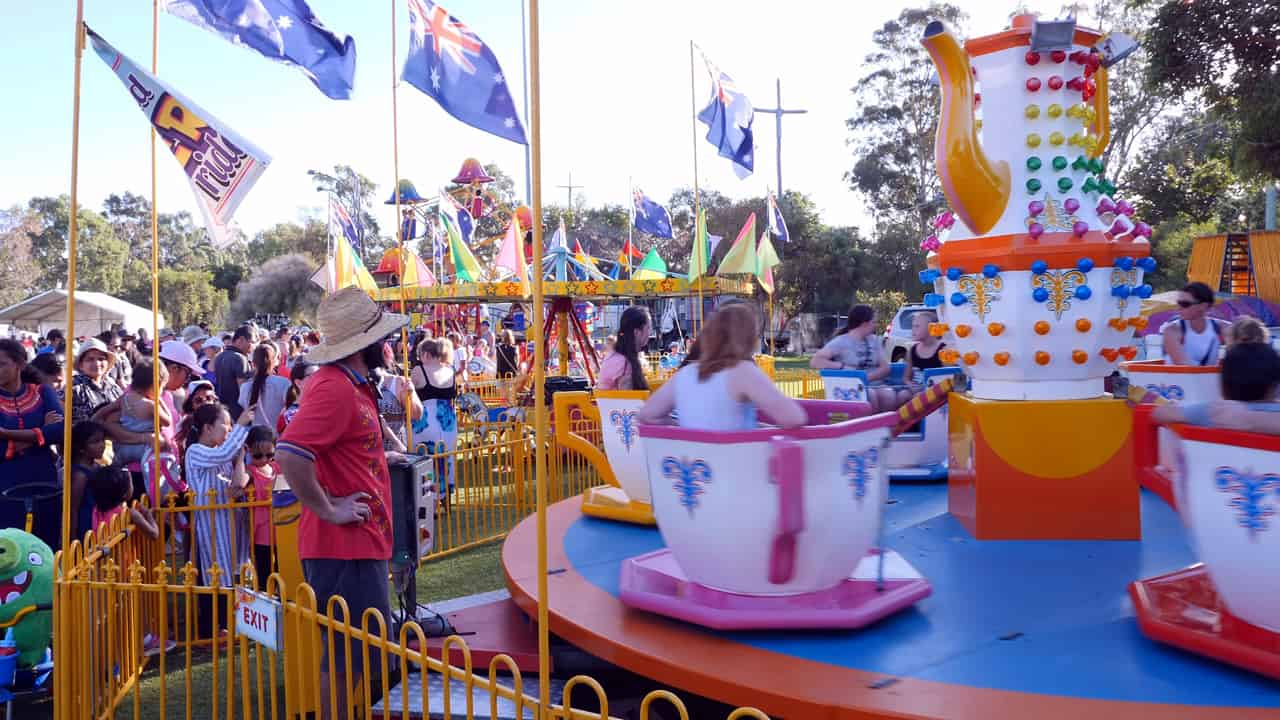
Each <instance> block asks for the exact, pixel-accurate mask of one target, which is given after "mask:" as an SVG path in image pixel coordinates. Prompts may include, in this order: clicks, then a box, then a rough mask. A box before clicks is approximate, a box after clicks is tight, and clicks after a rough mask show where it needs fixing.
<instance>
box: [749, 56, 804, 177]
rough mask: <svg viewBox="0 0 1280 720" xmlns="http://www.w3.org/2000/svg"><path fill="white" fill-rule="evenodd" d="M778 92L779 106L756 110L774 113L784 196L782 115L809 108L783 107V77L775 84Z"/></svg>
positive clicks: (801, 111)
mask: <svg viewBox="0 0 1280 720" xmlns="http://www.w3.org/2000/svg"><path fill="white" fill-rule="evenodd" d="M774 87H775V90H776V92H777V100H778V105H777V107H771V108H756V109H755V112H757V113H760V114H766V115H772V116H773V117H774V126H775V127H776V128H777V138H778V146H777V156H778V196H779V197H781V196H782V116H783V115H803V114H805V113H807V112H809V111H808V110H798V109H797V110H787V109H784V108H783V107H782V78H778V79H777V81H776V84H775V86H774Z"/></svg>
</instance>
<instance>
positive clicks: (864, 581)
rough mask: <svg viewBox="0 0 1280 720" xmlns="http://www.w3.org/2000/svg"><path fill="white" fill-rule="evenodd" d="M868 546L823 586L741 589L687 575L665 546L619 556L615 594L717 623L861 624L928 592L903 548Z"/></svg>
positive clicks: (655, 609)
mask: <svg viewBox="0 0 1280 720" xmlns="http://www.w3.org/2000/svg"><path fill="white" fill-rule="evenodd" d="M880 561H881V558H880V552H879V551H878V550H875V549H873V550H871V551H870V552H868V553H867V556H866V557H864V558H863V559H862V561H861V562H859V563H858V567H857V569H855V570H854V572H853V574H852V575H851V576H850V577H849V578H848V579H846V580H844V581H843V582H841V583H840V584H838V585H836V586H835V587H832V588H827V589H825V590H819V591H815V592H809V593H801V594H793V595H743V594H739V593H732V592H726V591H724V590H716V589H714V588H709V587H706V586H705V585H700V584H698V583H695V582H692V581H690V580H689V579H688V578H687V577H686V576H685V574H684V571H683V570H681V569H680V565H679V564H678V563H677V562H676V559H675V557H674V556H673V555H672V553H671V551H670V550H669V549H663V550H658V551H655V552H651V553H646V554H644V555H638V556H636V557H633V558H629V559H627V560H625V561H623V563H622V573H621V578H620V588H619V590H620V592H619V595H618V597H619V599H620V600H622V602H623V603H624V604H626V605H628V606H630V607H633V608H637V609H640V610H647V611H649V612H652V613H657V614H659V615H666V616H668V617H672V618H676V619H677V620H684V621H685V622H690V623H694V624H696V625H702V626H704V627H709V628H712V629H714V630H776V629H819V628H844V629H853V628H860V627H863V626H865V625H870V624H871V623H874V622H876V621H877V620H880V619H881V618H884V617H887V616H889V615H892V614H893V613H895V612H898V611H899V610H903V609H905V608H908V607H910V606H911V605H913V604H915V603H916V602H918V601H920V600H922V599H924V598H926V597H928V596H929V595H930V593H932V592H933V588H932V587H931V586H930V585H929V581H928V580H925V579H924V577H923V576H921V575H920V573H919V572H917V571H916V569H915V568H914V567H912V566H911V564H910V563H908V562H907V561H906V560H905V559H904V558H903V557H902V556H901V555H899V554H898V553H896V552H894V551H892V550H889V551H887V552H885V553H884V558H883V561H884V566H883V580H882V581H878V580H877V579H876V578H877V570H878V566H879V565H880Z"/></svg>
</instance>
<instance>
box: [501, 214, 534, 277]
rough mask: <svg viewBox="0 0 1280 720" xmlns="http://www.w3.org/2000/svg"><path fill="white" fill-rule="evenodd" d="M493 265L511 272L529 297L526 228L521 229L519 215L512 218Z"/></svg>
mask: <svg viewBox="0 0 1280 720" xmlns="http://www.w3.org/2000/svg"><path fill="white" fill-rule="evenodd" d="M493 265H494V267H500V268H504V269H506V270H510V271H511V272H512V274H514V275H515V276H516V278H518V279H519V280H520V292H521V294H522V295H523V296H524V297H529V294H530V288H529V272H528V271H527V270H526V269H525V264H524V228H522V227H520V217H519V215H518V214H513V215H512V216H511V224H510V225H508V226H507V234H506V235H505V236H503V238H502V247H500V248H498V256H497V257H495V258H494V260H493Z"/></svg>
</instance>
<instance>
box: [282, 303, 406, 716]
mask: <svg viewBox="0 0 1280 720" xmlns="http://www.w3.org/2000/svg"><path fill="white" fill-rule="evenodd" d="M316 316H317V322H318V325H319V326H320V331H321V332H322V333H323V335H324V340H323V341H322V342H321V343H320V344H319V345H316V346H315V347H313V348H312V349H311V352H310V353H308V354H307V362H308V363H311V364H315V365H321V366H322V367H321V368H320V370H319V371H318V372H316V373H315V374H314V375H313V376H312V377H311V380H310V381H309V383H308V385H307V392H306V395H305V396H304V398H303V401H302V403H301V405H300V406H299V408H298V412H297V414H296V415H294V417H293V421H292V422H290V423H289V427H288V428H287V429H286V430H285V431H284V434H283V435H282V436H281V437H280V442H279V444H277V445H276V451H277V453H278V454H279V455H278V457H279V461H280V469H281V470H282V471H283V473H284V476H285V477H286V478H288V481H289V486H290V487H291V488H292V489H293V492H294V494H295V495H297V497H298V500H299V501H300V502H301V503H302V508H303V510H302V519H301V521H300V523H299V527H298V555H299V556H300V557H301V558H302V568H303V573H304V574H305V575H306V579H307V584H309V585H310V586H311V587H312V589H313V590H315V594H316V602H317V608H318V610H319V611H320V612H321V613H324V612H325V609H326V606H327V605H328V603H329V599H330V598H331V597H334V596H341V597H342V598H343V599H344V600H345V601H346V603H347V607H348V608H349V610H350V622H351V624H352V626H354V627H357V628H358V627H360V624H361V616H362V615H363V614H364V612H365V610H367V609H369V608H376V609H377V610H378V611H379V612H381V613H382V617H383V618H384V619H386V618H389V617H390V602H389V595H388V587H387V576H388V567H387V561H388V560H390V559H391V543H392V531H391V508H390V507H389V505H388V502H389V501H390V497H391V476H390V473H389V471H388V469H387V458H386V455H385V453H384V452H383V449H382V447H383V446H382V423H381V422H380V421H379V417H378V389H377V388H376V387H375V386H374V385H372V384H371V383H370V381H369V375H370V371H371V370H373V369H375V368H379V367H382V366H383V364H384V363H385V360H384V355H383V345H384V342H385V340H384V339H385V338H386V337H387V336H388V335H389V334H391V333H392V332H394V331H396V330H398V329H399V328H400V327H402V326H404V325H405V324H406V323H407V322H408V318H407V317H405V316H404V315H395V314H392V313H383V312H382V311H381V309H379V307H378V305H377V304H376V303H375V302H374V301H373V300H372V299H371V298H370V297H369V296H368V295H366V294H365V293H364V292H363V291H361V290H360V289H358V288H353V287H349V288H343V289H342V290H339V291H337V292H336V293H334V294H332V295H330V296H328V297H326V298H325V299H324V300H323V301H322V302H321V303H320V308H319V310H318V311H317V313H316ZM335 608H336V606H335ZM335 617H336V618H337V619H341V617H340V615H338V614H337V610H336V609H335ZM370 627H374V625H372V624H371V625H370ZM322 647H324V648H326V650H325V652H326V655H327V654H328V650H327V648H328V643H327V642H322ZM348 650H349V648H348V647H347V642H346V641H345V639H344V640H342V641H336V639H335V643H334V650H333V653H332V657H330V658H327V659H326V660H324V661H322V663H321V666H320V667H321V675H320V683H321V692H320V696H321V698H322V699H323V701H324V703H322V704H324V705H327V701H328V698H329V690H328V688H329V684H330V682H332V683H333V684H334V687H335V690H336V693H337V694H336V697H337V698H338V702H337V704H336V705H335V707H338V708H343V707H346V699H345V695H346V693H345V689H346V685H347V683H346V678H345V677H344V676H345V675H346V673H347V663H348V662H349V663H350V668H351V671H350V672H351V673H352V678H351V680H352V686H353V687H359V684H358V683H359V678H360V674H361V660H362V658H361V655H362V653H361V652H360V651H359V650H356V651H355V652H349V651H348ZM330 667H332V668H333V669H334V672H336V673H337V677H334V678H332V679H331V678H330V677H329V672H328V671H329V668H330ZM376 669H377V668H376V666H375V667H374V668H371V670H376ZM371 680H372V679H371ZM376 685H377V683H372V682H371V686H376ZM323 710H324V711H325V712H324V713H323V716H324V717H328V716H329V715H330V713H329V711H330V710H331V708H328V707H323Z"/></svg>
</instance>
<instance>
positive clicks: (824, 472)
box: [640, 400, 896, 595]
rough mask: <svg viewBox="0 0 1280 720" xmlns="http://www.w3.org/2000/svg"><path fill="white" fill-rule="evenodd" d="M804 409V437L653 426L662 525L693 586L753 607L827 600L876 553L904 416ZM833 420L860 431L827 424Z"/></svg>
mask: <svg viewBox="0 0 1280 720" xmlns="http://www.w3.org/2000/svg"><path fill="white" fill-rule="evenodd" d="M801 402H802V403H803V404H804V405H805V409H806V411H807V412H809V417H810V423H812V424H811V425H809V426H806V427H802V428H797V429H794V430H779V429H774V428H761V429H756V430H745V431H740V432H712V431H703V430H689V429H685V428H679V427H668V426H652V425H645V426H641V428H640V435H641V437H642V438H643V440H644V453H645V457H646V459H647V467H648V475H649V481H650V486H651V488H652V503H653V512H654V516H655V517H656V518H657V521H658V528H659V530H660V531H661V532H662V537H663V539H664V540H665V541H666V544H667V547H668V548H670V549H671V552H672V554H673V556H674V557H675V560H676V562H678V563H679V564H680V568H681V569H682V570H683V571H684V573H685V575H686V576H687V577H688V578H689V579H690V580H692V581H693V582H696V583H699V584H701V585H705V586H707V587H710V588H715V589H718V590H723V591H726V592H732V593H740V594H748V595H791V594H799V593H807V592H813V591H817V590H824V589H827V588H830V587H833V586H835V585H837V584H838V583H840V582H841V581H842V580H844V579H846V578H848V577H849V576H850V574H852V573H853V571H854V569H855V568H856V567H857V565H858V562H859V561H860V560H861V559H862V558H863V557H864V556H865V555H866V554H867V551H868V550H870V549H871V547H872V545H873V543H875V541H876V538H877V535H878V533H879V531H880V521H881V509H882V507H883V505H884V502H885V495H886V480H885V478H886V475H885V473H884V462H883V459H884V448H885V443H886V442H887V440H888V437H889V430H890V428H891V427H892V426H893V424H894V422H895V420H896V415H894V414H891V413H885V414H880V415H875V416H871V417H864V416H865V415H866V414H867V413H868V412H869V407H868V406H867V405H866V404H865V403H840V402H828V401H820V400H813V401H801ZM833 413H842V414H844V415H846V416H848V417H853V418H855V419H853V420H847V421H844V422H840V423H836V424H831V425H825V424H823V423H824V422H825V421H826V420H827V419H828V418H829V416H830V415H831V414H833Z"/></svg>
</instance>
